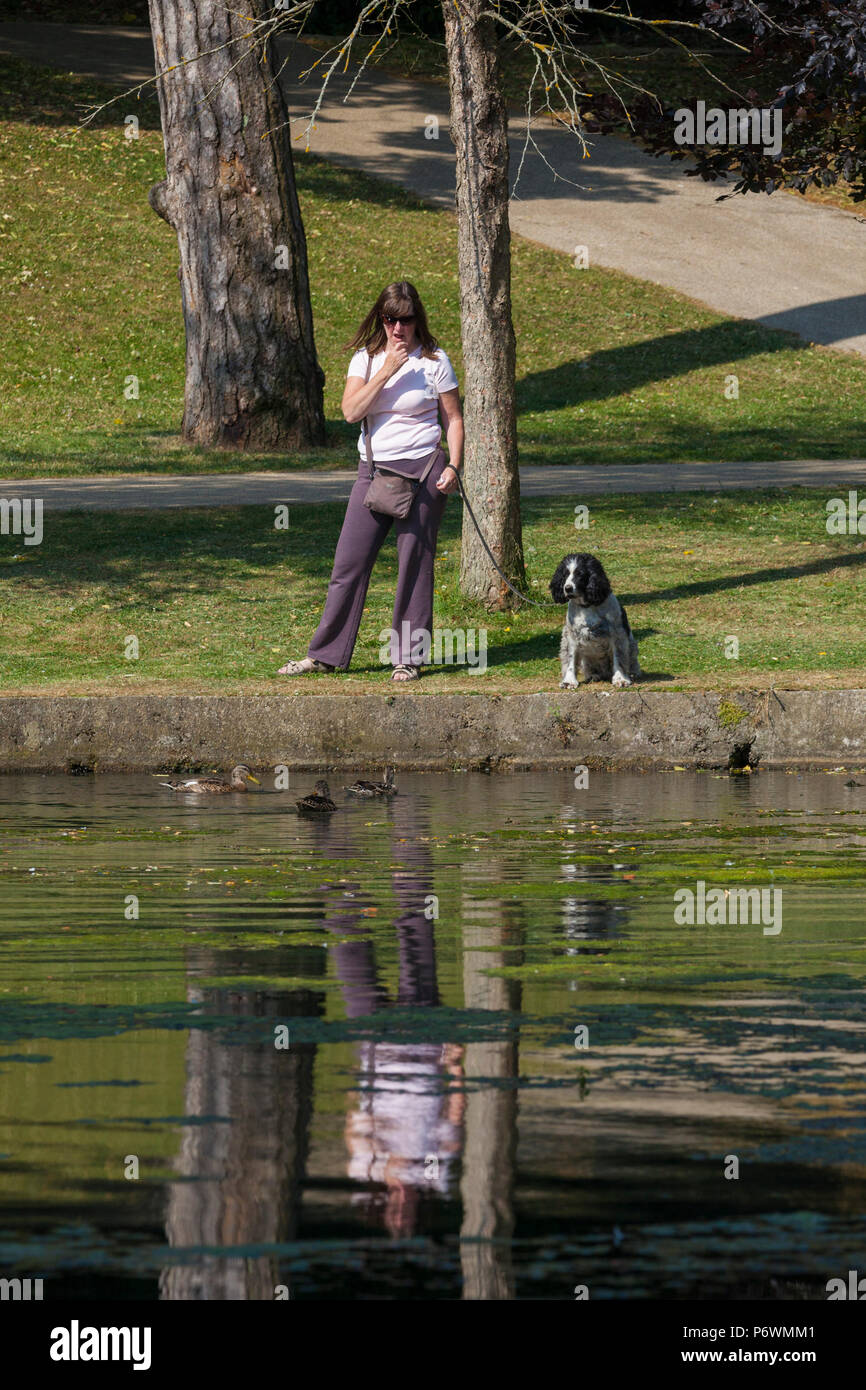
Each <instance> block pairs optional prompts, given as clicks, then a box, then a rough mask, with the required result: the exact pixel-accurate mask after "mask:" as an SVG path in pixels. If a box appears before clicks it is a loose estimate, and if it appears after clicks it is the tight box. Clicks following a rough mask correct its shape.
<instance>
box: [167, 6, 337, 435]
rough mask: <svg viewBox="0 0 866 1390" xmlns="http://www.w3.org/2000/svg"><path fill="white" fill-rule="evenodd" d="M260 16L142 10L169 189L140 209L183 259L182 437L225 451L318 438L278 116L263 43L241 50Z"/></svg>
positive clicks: (313, 372)
mask: <svg viewBox="0 0 866 1390" xmlns="http://www.w3.org/2000/svg"><path fill="white" fill-rule="evenodd" d="M265 7H267V8H268V9H270V5H269V4H268V0H245V5H244V7H242V9H241V10H235V11H233V9H232V7H230V6H229V7H227V6H226V5H224V4H222V3H220V2H219V0H186V3H185V4H184V5H182V6H179V5H177V4H176V3H175V0H150V16H151V26H152V30H153V43H154V50H155V54H156V69H157V73H164V76H162V77H161V78H160V79H159V81H158V83H157V86H158V89H159V103H160V110H161V114H162V129H163V138H164V142H165V164H166V178H165V181H164V182H163V183H159V184H157V185H156V186H155V187H154V188H153V189H151V192H150V195H149V201H150V204H151V207H152V208H153V209H154V211H155V212H157V213H158V214H159V215H160V217H163V218H164V219H165V220H166V222H168V223H169V225H170V226H172V227H173V228H174V230H175V231H176V232H177V240H178V247H179V250H180V269H179V271H178V276H179V279H180V283H181V292H182V300H183V317H184V325H185V328H186V391H185V398H184V413H183V436H184V438H185V439H187V440H189V441H191V442H193V443H196V444H203V445H210V446H217V447H222V448H226V447H237V448H243V449H280V448H303V447H304V446H309V445H314V444H321V443H322V442H323V441H324V435H325V421H324V408H323V399H322V387H323V383H324V374H323V372H322V370H321V368H320V367H319V365H318V362H317V360H316V349H315V344H314V341H313V315H312V309H311V307H310V287H309V277H308V273H307V244H306V238H305V236H304V228H303V224H302V222H301V213H300V208H299V206H298V197H297V193H296V191H295V179H294V169H293V165H292V151H291V136H290V127H289V117H288V111H287V109H286V104H285V100H284V98H283V95H282V92H281V90H280V88H279V86H278V84H277V83H276V82H275V81H274V72H275V64H274V50H273V45H272V44H270V43H268V44H265V45H264V46H262V45H259V46H258V47H257V48H256V49H255V50H254V51H253V52H249V53H247V52H246V50H247V49H249V47H250V43H251V40H250V39H244V38H242V35H243V34H245V33H247V32H248V31H249V28H250V25H249V23H248V22H244V20H243V18H242V13H243V14H246V15H253V16H256V17H260V16H261V15H262V14H264V13H265ZM232 40H234V41H235V42H232V43H231V45H230V47H225V45H226V44H229V43H230V41H232ZM213 50H216V51H213ZM242 54H245V55H246V56H241V55H242ZM198 55H202V56H200V57H199V56H198ZM280 248H283V249H282V250H281V249H280Z"/></svg>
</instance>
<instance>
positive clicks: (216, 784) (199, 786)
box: [159, 763, 261, 796]
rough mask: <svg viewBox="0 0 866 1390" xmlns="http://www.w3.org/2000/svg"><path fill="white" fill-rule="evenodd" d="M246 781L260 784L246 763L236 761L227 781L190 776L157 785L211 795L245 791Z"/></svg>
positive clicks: (174, 790) (217, 778) (221, 778)
mask: <svg viewBox="0 0 866 1390" xmlns="http://www.w3.org/2000/svg"><path fill="white" fill-rule="evenodd" d="M247 782H255V784H256V786H260V785H261V784H260V782H259V779H258V777H254V776H253V774H252V773H251V772H250V770H249V768H248V767H247V765H246V763H238V765H237V767H233V768H232V774H231V779H230V780H229V781H228V782H226V780H225V779H224V778H223V777H191V778H190V779H189V780H188V781H186V782H160V784H159V785H160V786H161V787H168V788H169V789H170V790H171V791H173V792H207V793H208V794H209V795H211V796H224V795H225V794H226V792H245V791H246V789H247Z"/></svg>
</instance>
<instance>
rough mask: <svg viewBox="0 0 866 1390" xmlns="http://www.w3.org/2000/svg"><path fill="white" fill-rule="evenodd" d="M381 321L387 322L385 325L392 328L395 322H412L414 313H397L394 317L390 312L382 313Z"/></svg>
mask: <svg viewBox="0 0 866 1390" xmlns="http://www.w3.org/2000/svg"><path fill="white" fill-rule="evenodd" d="M382 322H383V323H387V325H388V327H389V328H393V327H394V324H395V323H402V324H406V323H414V322H415V315H414V314H397V315H396V317H392V315H390V314H383V315H382Z"/></svg>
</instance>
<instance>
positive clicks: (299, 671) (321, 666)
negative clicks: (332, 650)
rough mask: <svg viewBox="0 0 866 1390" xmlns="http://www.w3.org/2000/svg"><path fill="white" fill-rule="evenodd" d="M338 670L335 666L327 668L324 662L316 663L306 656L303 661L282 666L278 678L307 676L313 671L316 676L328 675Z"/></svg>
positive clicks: (290, 662) (289, 662) (288, 662)
mask: <svg viewBox="0 0 866 1390" xmlns="http://www.w3.org/2000/svg"><path fill="white" fill-rule="evenodd" d="M334 670H336V667H334V666H326V665H325V663H324V661H315V660H314V659H313V658H312V657H310V656H305V657H304V658H303V660H302V661H287V662H286V664H285V666H281V667H280V669H279V671H278V672H277V675H278V676H306V675H308V674H309V673H310V672H311V671H314V672H316V674H319V673H322V674H327V673H329V672H331V671H334Z"/></svg>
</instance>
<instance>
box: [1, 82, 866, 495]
mask: <svg viewBox="0 0 866 1390" xmlns="http://www.w3.org/2000/svg"><path fill="white" fill-rule="evenodd" d="M100 94H101V95H103V96H105V95H110V94H111V89H105V88H100V87H99V86H98V85H97V84H94V83H92V82H90V81H88V80H86V79H80V78H74V77H67V76H64V75H61V74H58V73H56V72H54V71H52V70H49V69H36V68H33V67H31V66H29V65H26V64H22V63H19V62H15V61H13V60H10V59H2V60H0V104H2V109H3V110H4V111H5V112H6V113H7V119H5V120H4V121H3V122H2V123H0V181H2V186H3V190H4V198H3V204H2V211H0V320H2V322H3V324H4V344H3V353H2V357H0V423H2V433H0V475H2V476H7V477H26V476H57V475H61V474H86V473H116V472H153V473H160V472H215V471H232V470H236V469H238V468H249V469H261V468H272V469H278V468H292V467H301V468H318V467H338V466H343V465H344V464H345V465H346V466H349V467H351V466H353V465H352V462H351V460H352V457H353V441H354V435H355V429H354V428H350V427H348V426H346V425H345V423H344V422H343V420H342V418H341V416H340V414H339V400H340V396H341V394H342V389H343V382H344V374H345V369H346V365H347V362H348V354H347V353H346V351H345V349H344V347H343V344H344V342H345V340H346V338H347V337H348V336H349V335H350V333H351V332H352V331H354V329H355V327H356V326H357V323H358V321H359V319H360V317H361V315H362V313H363V312H364V311H365V310H366V308H367V307H368V305H369V304H370V303H371V302H372V300H373V298H374V297H375V295H376V294H377V293H378V291H379V290H380V289H381V287H382V283H383V281H384V280H386V279H388V278H390V277H392V276H394V277H396V276H398V275H399V276H406V277H408V278H409V279H412V280H413V281H414V282H415V283H416V284H417V285H418V287H419V289H420V291H421V293H422V296H423V297H424V299H425V300H426V302H427V303H428V305H429V307H430V310H431V317H432V320H433V326H434V331H435V332H436V333H437V335H438V337H439V338H440V340H441V342H442V343H443V345H444V346H445V347H446V349H447V350H448V351H449V353H450V354H451V355H452V357H453V359H454V361H455V364H456V366H457V368H458V371H459V372H460V373H461V379H462V371H463V363H462V360H461V353H460V322H459V300H458V289H457V279H456V227H455V221H454V218H453V217H452V216H451V215H450V214H448V213H446V212H442V211H435V210H432V209H430V208H427V207H425V206H424V205H423V204H422V203H420V202H419V201H418V200H417V199H415V198H414V197H412V196H410V195H409V194H406V193H403V192H401V191H400V190H399V189H396V188H394V187H393V186H391V185H388V184H384V183H381V182H377V181H375V180H372V179H368V178H365V177H362V176H360V175H357V174H353V173H349V172H347V171H344V170H340V169H337V168H335V167H334V166H330V165H327V164H325V163H323V162H321V161H319V160H316V159H314V158H312V157H310V156H305V155H299V156H298V159H297V179H298V186H299V193H300V198H301V205H302V209H303V214H304V220H305V225H306V229H307V237H308V244H309V253H310V269H311V278H312V289H313V309H314V314H315V327H316V342H317V348H318V352H319V357H320V360H321V362H322V364H323V366H324V368H325V371H326V375H327V385H326V397H325V406H326V413H327V416H328V421H329V431H330V435H329V444H328V446H327V447H326V448H324V449H319V450H314V451H311V452H307V453H303V454H292V455H286V454H270V455H260V454H259V455H252V454H244V455H238V454H236V453H230V452H225V451H222V452H217V451H212V450H211V451H208V450H194V449H191V448H188V447H187V446H185V445H184V444H183V443H182V442H181V441H180V439H179V437H178V434H177V430H178V427H179V421H180V415H181V409H182V398H183V365H184V364H183V358H184V345H183V325H182V319H181V312H180V298H179V288H178V282H177V273H176V272H177V246H176V241H175V238H174V235H173V233H172V232H171V230H170V229H169V228H168V227H167V226H166V225H165V223H163V222H161V221H160V220H159V219H158V218H157V217H156V216H155V215H154V214H153V213H152V212H151V210H150V208H149V206H148V204H147V197H146V195H147V190H148V188H149V187H150V185H151V184H152V183H154V182H156V181H158V180H159V179H160V178H161V177H163V174H164V166H163V150H162V138H161V134H160V132H159V123H158V118H157V114H156V108H155V105H154V102H153V99H152V98H151V99H149V100H143V101H142V102H141V103H138V104H136V103H135V102H134V101H131V100H126V101H125V102H122V103H121V104H120V105H119V106H118V107H116V108H111V110H110V111H109V112H107V113H105V115H104V117H103V118H102V121H101V123H97V124H96V125H95V126H92V127H88V128H87V129H85V130H83V131H81V132H76V131H75V130H74V129H73V127H72V124H71V123H72V122H74V120H75V119H76V117H77V116H78V115H80V113H81V110H82V109H83V104H85V103H88V102H92V101H93V100H94V99H96V97H98V96H99V95H100ZM130 110H133V111H134V112H135V114H137V115H138V116H139V118H140V122H141V134H140V138H139V140H137V141H128V140H126V139H125V138H124V125H123V117H124V116H125V115H126V114H128V113H129V111H130ZM513 266H514V319H515V328H516V332H517V343H518V392H517V404H518V411H519V443H520V458H521V462H522V463H575V462H587V463H622V462H627V463H631V462H635V463H637V462H642V461H645V460H665V461H668V460H670V461H672V462H676V461H679V460H688V459H699V460H715V459H752V460H761V459H776V458H809V457H825V458H840V457H846V456H847V457H851V456H856V455H859V454H861V453H862V450H863V436H864V414H866V408H864V400H866V362H864V361H863V360H861V359H860V358H858V357H856V356H854V355H847V354H839V353H834V352H831V351H828V350H826V349H822V348H814V347H809V346H807V345H805V344H803V343H802V342H800V341H799V340H798V339H796V338H794V337H793V336H791V335H787V334H783V333H778V332H772V331H770V330H768V329H764V328H761V327H759V326H758V325H756V324H752V323H749V322H747V321H740V320H731V319H726V318H724V317H723V316H722V315H719V314H716V313H713V312H711V311H710V310H708V309H705V308H703V307H702V306H700V305H697V304H695V303H693V302H691V301H690V300H687V299H685V298H684V297H682V296H680V295H677V294H674V293H673V292H671V291H668V290H665V289H661V288H659V287H658V286H655V285H652V284H650V283H648V282H644V281H640V280H633V279H631V278H629V277H628V276H625V275H622V274H619V273H617V272H614V271H604V270H599V269H594V268H591V269H589V270H577V269H575V268H574V266H573V265H572V262H571V260H570V258H569V257H567V256H565V255H562V254H559V253H557V252H554V251H550V250H547V249H546V248H543V247H540V246H537V245H535V244H534V243H532V242H529V241H524V240H521V239H519V238H516V239H515V242H514V251H513ZM131 374H134V375H136V376H137V377H138V378H139V379H140V397H139V399H138V400H126V399H124V395H123V390H124V382H125V379H126V378H127V376H129V375H131ZM729 375H736V376H737V377H738V379H739V399H737V400H729V399H726V396H725V382H726V377H728V376H729Z"/></svg>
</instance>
